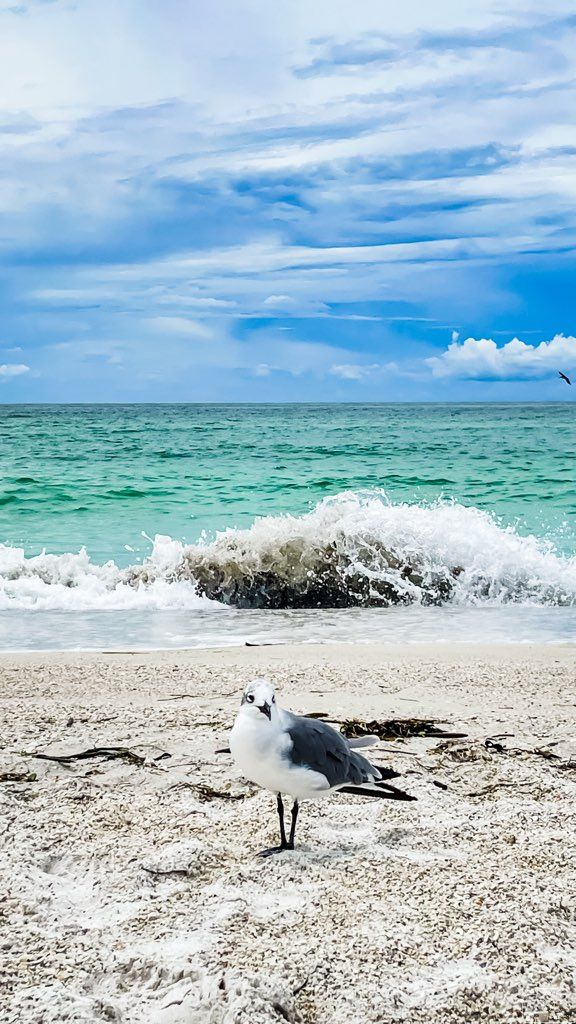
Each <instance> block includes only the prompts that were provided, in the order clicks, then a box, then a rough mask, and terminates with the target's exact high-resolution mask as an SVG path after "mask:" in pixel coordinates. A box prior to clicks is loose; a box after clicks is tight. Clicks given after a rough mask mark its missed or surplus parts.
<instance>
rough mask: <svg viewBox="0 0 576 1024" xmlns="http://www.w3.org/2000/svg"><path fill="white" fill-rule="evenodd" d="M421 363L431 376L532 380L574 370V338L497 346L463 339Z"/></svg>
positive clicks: (514, 341)
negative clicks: (427, 367) (424, 364)
mask: <svg viewBox="0 0 576 1024" xmlns="http://www.w3.org/2000/svg"><path fill="white" fill-rule="evenodd" d="M425 362H426V365H427V366H429V367H430V369H431V370H432V374H433V376H434V377H452V378H459V379H461V380H534V379H538V378H542V377H548V376H549V375H550V374H554V373H556V372H557V371H558V370H564V371H565V372H566V371H574V370H576V338H574V337H572V336H570V337H565V336H564V335H563V334H557V335H555V337H554V338H552V340H551V341H542V342H541V343H540V344H539V345H527V344H526V343H525V342H524V341H520V340H519V339H518V338H513V339H512V341H509V342H508V343H507V344H506V345H502V346H500V347H499V346H498V345H497V344H496V342H495V341H493V340H492V339H491V338H466V340H465V341H464V342H462V344H459V343H458V341H457V340H455V341H452V343H451V344H450V345H449V346H448V348H447V349H446V351H445V352H443V353H442V355H440V356H432V357H431V358H430V359H426V360H425Z"/></svg>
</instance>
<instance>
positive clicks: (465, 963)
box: [0, 645, 576, 1024]
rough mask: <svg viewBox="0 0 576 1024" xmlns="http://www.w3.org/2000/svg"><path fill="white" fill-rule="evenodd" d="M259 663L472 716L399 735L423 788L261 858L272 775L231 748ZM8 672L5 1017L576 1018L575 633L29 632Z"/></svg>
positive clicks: (330, 706)
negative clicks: (44, 649) (171, 643)
mask: <svg viewBox="0 0 576 1024" xmlns="http://www.w3.org/2000/svg"><path fill="white" fill-rule="evenodd" d="M255 676H267V677H269V678H270V679H271V680H272V681H273V682H274V683H275V684H276V685H277V687H278V689H279V693H280V698H281V700H282V702H283V704H285V706H287V707H291V708H293V709H294V710H295V711H298V712H301V713H307V712H326V713H328V714H329V715H330V716H332V718H333V719H334V720H336V721H338V720H343V719H346V718H350V717H356V718H359V719H364V720H367V719H377V720H379V721H382V720H388V719H392V718H394V719H405V718H414V717H418V718H431V719H436V720H438V721H439V722H443V723H445V725H444V727H445V728H446V729H449V730H452V731H458V732H464V733H466V734H467V735H466V738H465V739H456V740H449V741H446V740H442V739H440V738H438V737H421V736H420V737H414V738H410V739H407V740H405V741H403V742H399V741H397V742H382V743H380V744H379V746H378V748H375V750H374V751H372V752H371V756H373V758H374V760H377V761H378V762H379V763H383V764H389V765H390V766H392V767H394V768H396V769H397V770H398V771H400V772H402V773H403V775H404V778H403V779H402V780H401V784H402V785H403V786H404V787H405V788H406V789H407V790H409V792H411V793H413V794H414V795H415V796H416V797H417V798H418V799H417V802H414V803H407V804H402V803H400V804H394V803H392V802H389V801H376V800H374V801H369V800H363V799H357V798H355V797H353V796H339V797H333V798H330V799H329V800H327V801H325V802H321V803H318V804H305V805H304V806H303V809H302V812H301V821H300V824H299V845H298V848H297V850H296V851H294V852H293V853H287V854H283V855H281V856H279V857H275V858H274V857H273V858H270V859H269V860H265V861H262V860H259V859H257V858H256V857H255V854H256V853H257V851H258V850H260V849H261V848H262V847H264V846H267V845H269V844H270V843H271V842H275V841H276V815H275V806H274V798H273V796H271V795H270V794H268V793H265V792H262V791H255V789H254V787H253V786H251V785H249V784H247V783H246V782H245V781H243V780H242V779H241V778H240V777H239V775H238V773H237V772H236V771H235V769H234V766H233V764H232V762H231V759H230V757H229V756H227V755H225V754H224V755H222V754H221V755H217V754H216V753H215V750H216V749H217V748H218V747H221V746H224V745H225V744H226V740H227V732H228V729H229V728H230V726H231V724H232V721H233V718H234V715H235V710H236V707H237V703H238V700H239V696H240V693H241V690H242V688H243V686H244V684H245V683H246V682H247V681H248V680H249V679H251V678H253V677H255ZM0 680H1V683H0V697H1V723H2V724H1V734H2V739H1V748H2V749H1V759H0V771H1V772H2V776H1V777H2V780H3V781H2V782H1V783H0V800H1V804H2V821H3V826H2V845H3V853H2V861H1V868H0V871H1V875H2V885H1V892H2V896H1V897H0V898H1V901H2V902H1V903H0V919H1V921H2V924H1V940H0V945H1V947H2V961H3V968H2V970H3V973H4V978H3V985H2V986H1V990H2V993H3V994H2V996H1V999H2V1010H1V1019H2V1021H3V1022H5V1024H16V1022H17V1024H60V1022H64V1021H66V1022H75V1024H80V1022H82V1024H84V1022H86V1024H88V1022H89V1024H96V1022H104V1021H107V1022H109V1021H122V1022H124V1024H269V1022H282V1021H289V1022H292V1024H297V1022H299V1024H372V1022H374V1024H375V1022H382V1024H386V1022H395V1021H405V1022H410V1024H464V1022H472V1021H476V1020H483V1021H490V1022H501V1024H511V1022H512V1021H521V1022H544V1021H550V1022H552V1024H560V1022H573V1021H574V1020H575V1019H576V989H575V977H576V953H575V952H574V951H575V949H576V918H575V906H576V871H575V863H574V835H575V832H576V729H575V722H576V659H575V654H574V648H573V647H569V646H561V645H558V646H547V647H544V646H540V647H539V646H536V645H534V646H532V645H530V646H525V645H517V646H515V647H514V646H502V647H497V646H491V647H489V648H488V647H486V648H482V647H472V646H462V647H456V646H452V647H450V646H439V645H436V646H425V645H422V646H419V647H418V646H415V647H411V648H410V647H405V648H403V649H402V650H400V649H397V648H394V647H377V646H341V647H339V646H300V647H288V646H279V647H259V648H245V649H240V648H239V649H229V650H226V651H223V650H209V651H206V650H205V651H181V652H175V653H169V654H164V653H146V654H143V653H133V654H118V653H114V652H107V653H104V652H103V653H101V654H98V655H95V654H77V653H70V654H66V653H62V654H26V655H24V654H21V655H16V654H14V655H3V656H2V657H1V658H0ZM502 734H507V735H506V736H504V737H503V736H502ZM488 737H492V738H493V739H492V740H491V741H490V740H489V742H488V744H487V743H486V740H487V738H488ZM494 737H500V738H497V739H494ZM112 746H113V747H124V748H126V749H127V750H128V751H129V752H130V754H129V755H124V756H123V757H122V758H114V759H110V760H107V759H106V758H105V757H104V756H99V757H92V758H88V759H85V760H73V761H71V762H70V763H60V762H57V761H48V760H42V759H39V758H38V757H36V756H34V755H35V754H38V753H48V754H51V755H58V754H73V753H78V752H81V751H85V750H88V749H90V748H94V747H112ZM132 755H136V756H135V757H133V756H132ZM163 755H170V756H163ZM434 782H441V783H443V784H444V785H445V786H446V787H447V788H446V789H442V788H440V787H438V786H437V785H435V784H434Z"/></svg>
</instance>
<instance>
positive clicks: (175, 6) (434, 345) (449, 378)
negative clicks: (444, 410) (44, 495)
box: [0, 0, 576, 403]
mask: <svg viewBox="0 0 576 1024" xmlns="http://www.w3.org/2000/svg"><path fill="white" fill-rule="evenodd" d="M341 7H343V8H344V9H339V8H341ZM575 248H576V12H575V9H574V5H573V2H572V0H570V2H564V0H549V3H547V4H546V5H545V6H544V5H542V4H540V5H531V4H530V2H529V0H528V2H527V0H521V2H519V0H500V2H496V0H494V2H488V0H469V2H467V3H466V4H465V5H463V4H462V3H461V0H437V2H436V3H435V4H430V3H429V0H403V3H402V4H398V3H396V2H394V3H392V2H389V0H354V3H353V4H352V3H350V4H344V5H337V4H334V2H333V0H330V2H328V0H313V2H310V0H286V2H285V3H283V4H281V5H277V4H271V3H270V2H269V0H242V2H239V0H211V2H210V3H209V4H208V3H206V2H205V0H202V2H199V0H162V3H159V2H158V0H120V2H119V0H21V2H19V0H0V264H1V266H0V310H1V319H0V402H8V403H9V402H27V401H28V402H43V401H54V402H76V401H77V402H86V401H94V402H101V401H108V402H146V401H158V402H170V401H174V402H186V401H192V402H194V401H200V402H202V401H207V402H209V401H223V402H226V401H253V402H259V401H264V402H265V401H272V402H274V401H355V402H364V401H452V400H456V401H484V400H485V401H508V400H510V401H536V400H550V401H554V400H559V401H563V400H572V390H571V388H570V387H568V385H566V384H565V383H564V382H563V381H561V380H560V378H559V377H558V376H557V371H558V370H560V369H561V370H563V371H565V372H567V373H568V374H570V373H574V376H575V378H576V338H575V337H574V336H575V335H576V288H575V287H574V277H575V270H576V255H575ZM575 394H576V391H575Z"/></svg>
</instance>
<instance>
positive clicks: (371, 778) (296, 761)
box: [229, 679, 416, 857]
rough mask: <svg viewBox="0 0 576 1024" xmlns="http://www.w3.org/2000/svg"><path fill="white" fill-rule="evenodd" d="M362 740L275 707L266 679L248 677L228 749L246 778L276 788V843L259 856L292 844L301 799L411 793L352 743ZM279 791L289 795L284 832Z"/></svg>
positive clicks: (404, 796) (392, 773)
mask: <svg viewBox="0 0 576 1024" xmlns="http://www.w3.org/2000/svg"><path fill="white" fill-rule="evenodd" d="M370 742H371V738H370V739H368V743H370ZM365 745H367V743H366V740H364V741H362V740H360V741H354V740H347V739H345V737H344V736H342V734H341V733H339V732H336V729H333V728H332V726H330V725H326V723H325V722H321V721H318V720H317V719H315V718H304V717H303V716H301V715H294V714H292V712H291V711H285V710H284V709H283V708H281V707H279V705H278V703H277V701H276V694H275V692H274V687H273V686H272V684H271V683H270V682H268V680H266V679H255V680H253V681H252V682H251V683H248V685H247V687H246V689H245V690H244V693H243V695H242V702H241V704H240V710H239V712H238V715H237V718H236V721H235V722H234V726H233V728H232V731H231V733H230V748H229V749H230V753H231V754H232V757H233V758H234V761H235V762H236V765H237V766H238V768H239V769H240V771H241V772H242V775H244V777H245V778H247V779H249V780H250V781H251V782H254V783H256V785H257V786H261V787H262V788H263V789H268V790H270V791H271V792H272V793H276V799H277V807H278V817H279V819H280V845H279V846H272V847H270V848H268V849H266V850H262V852H261V853H260V854H259V856H261V857H269V856H271V855H272V854H274V853H281V852H282V851H283V850H293V849H294V835H295V832H296V820H297V818H298V809H299V801H300V800H317V799H320V798H321V797H325V796H328V795H329V794H330V793H335V792H340V793H354V794H355V795H357V796H371V797H380V798H382V799H388V800H415V799H416V797H414V796H410V795H409V794H408V793H404V792H403V791H402V790H401V789H396V787H395V786H391V785H390V784H389V783H388V782H385V781H384V778H395V777H396V776H397V775H398V772H395V771H392V770H391V769H389V768H377V767H376V766H375V765H373V764H370V762H369V761H368V760H367V759H366V758H365V757H363V756H362V755H361V754H357V753H356V751H355V749H353V748H357V747H358V746H365ZM282 793H284V794H287V795H289V796H291V797H292V799H293V801H294V802H293V805H292V816H291V823H290V832H289V835H288V838H287V837H286V829H285V827H284V804H283V802H282Z"/></svg>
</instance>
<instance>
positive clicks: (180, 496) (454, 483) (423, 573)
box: [0, 404, 576, 649]
mask: <svg viewBox="0 0 576 1024" xmlns="http://www.w3.org/2000/svg"><path fill="white" fill-rule="evenodd" d="M575 451H576V419H575V414H574V410H573V408H572V406H571V404H561V405H560V404H558V405H545V404H539V405H529V406H523V405H282V406H280V405H276V406H271V405H260V406H258V405H243V406H238V405H236V406H232V405H208V406H202V405H193V406H182V405H173V406H168V405H149V406H1V407H0V464H1V489H0V648H4V649H6V648H30V647H58V646H61V647H74V646H77V647H101V646H107V645H108V646H110V645H112V646H114V647H126V646H128V647H150V646H152V647H155V646H158V647H162V646H166V647H178V646H197V645H212V644H220V643H242V642H244V640H245V639H252V640H258V641H264V640H267V641H286V640H300V641H311V640H352V639H353V640H357V641H358V640H360V641H362V640H378V639H380V640H384V641H386V640H390V641H393V640H398V639H402V640H410V639H412V640H419V639H437V640H458V639H460V640H466V641H467V640H490V639H492V640H502V639H514V640H519V641H521V640H529V639H542V640H546V641H555V640H556V641H558V640H569V641H576V501H575V495H576V492H575V488H574V474H575V468H574V466H575V458H574V452H575ZM224 531H225V532H224ZM385 605H392V607H384V606H385ZM230 606H232V607H230ZM15 613H17V614H16V615H15Z"/></svg>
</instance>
